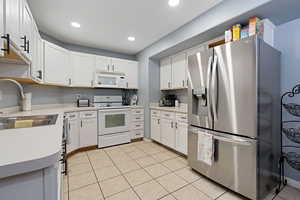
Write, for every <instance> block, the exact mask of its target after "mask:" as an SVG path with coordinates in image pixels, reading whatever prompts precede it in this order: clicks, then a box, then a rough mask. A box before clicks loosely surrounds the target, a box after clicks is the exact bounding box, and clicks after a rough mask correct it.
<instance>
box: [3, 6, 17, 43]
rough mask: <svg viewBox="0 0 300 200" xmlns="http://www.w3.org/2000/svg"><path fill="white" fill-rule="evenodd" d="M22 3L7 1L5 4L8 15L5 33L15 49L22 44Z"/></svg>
mask: <svg viewBox="0 0 300 200" xmlns="http://www.w3.org/2000/svg"><path fill="white" fill-rule="evenodd" d="M1 1H3V0H1ZM20 3H21V0H6V2H5V13H6V23H5V28H6V29H5V30H6V31H5V32H6V33H7V34H9V36H10V42H12V43H13V44H14V46H15V47H17V46H19V45H20V44H21V39H20V25H21V24H20V19H21V17H22V16H21V5H20ZM2 5H3V4H2Z"/></svg>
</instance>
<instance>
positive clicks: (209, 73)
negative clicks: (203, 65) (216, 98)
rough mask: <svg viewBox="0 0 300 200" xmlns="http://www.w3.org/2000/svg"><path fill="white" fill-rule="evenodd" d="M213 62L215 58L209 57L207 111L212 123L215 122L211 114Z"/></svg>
mask: <svg viewBox="0 0 300 200" xmlns="http://www.w3.org/2000/svg"><path fill="white" fill-rule="evenodd" d="M212 62H213V56H210V57H209V60H208V67H207V83H206V86H207V109H208V120H209V122H211V121H212V120H213V117H212V113H211V91H210V85H211V84H210V83H211V65H212Z"/></svg>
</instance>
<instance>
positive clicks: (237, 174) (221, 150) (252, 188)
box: [188, 127, 257, 199]
mask: <svg viewBox="0 0 300 200" xmlns="http://www.w3.org/2000/svg"><path fill="white" fill-rule="evenodd" d="M202 132H206V133H210V134H213V135H214V162H213V164H212V165H211V166H209V165H207V164H205V163H203V162H201V161H198V159H197V152H198V142H197V141H198V136H199V135H200V134H201V133H202ZM200 153H201V152H200ZM256 158H257V141H256V140H252V139H244V138H241V137H236V136H231V135H227V134H222V133H217V132H213V131H207V130H204V129H199V128H193V127H189V135H188V161H189V165H190V166H191V167H192V168H193V169H194V170H196V171H198V172H199V173H201V174H202V175H205V176H207V177H208V178H210V179H212V180H214V181H216V182H217V183H219V184H221V185H224V186H225V187H228V188H229V189H231V190H233V191H235V192H237V193H240V194H242V195H244V196H246V197H248V198H250V199H256V197H257V163H256V162H257V159H256Z"/></svg>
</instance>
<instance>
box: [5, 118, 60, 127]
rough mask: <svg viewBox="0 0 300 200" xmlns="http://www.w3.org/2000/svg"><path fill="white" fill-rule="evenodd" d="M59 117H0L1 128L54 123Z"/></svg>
mask: <svg viewBox="0 0 300 200" xmlns="http://www.w3.org/2000/svg"><path fill="white" fill-rule="evenodd" d="M57 117H58V115H36V116H20V117H0V130H4V129H14V128H30V127H37V126H47V125H53V124H55V123H56V120H57Z"/></svg>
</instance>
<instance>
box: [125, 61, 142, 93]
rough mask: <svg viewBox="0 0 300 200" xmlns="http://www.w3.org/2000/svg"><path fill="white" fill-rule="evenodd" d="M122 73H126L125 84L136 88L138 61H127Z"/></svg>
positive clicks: (137, 85)
mask: <svg viewBox="0 0 300 200" xmlns="http://www.w3.org/2000/svg"><path fill="white" fill-rule="evenodd" d="M124 73H125V75H126V82H127V83H126V86H127V88H130V89H138V87H139V83H138V73H139V63H138V62H136V61H127V65H126V66H125V69H124Z"/></svg>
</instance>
